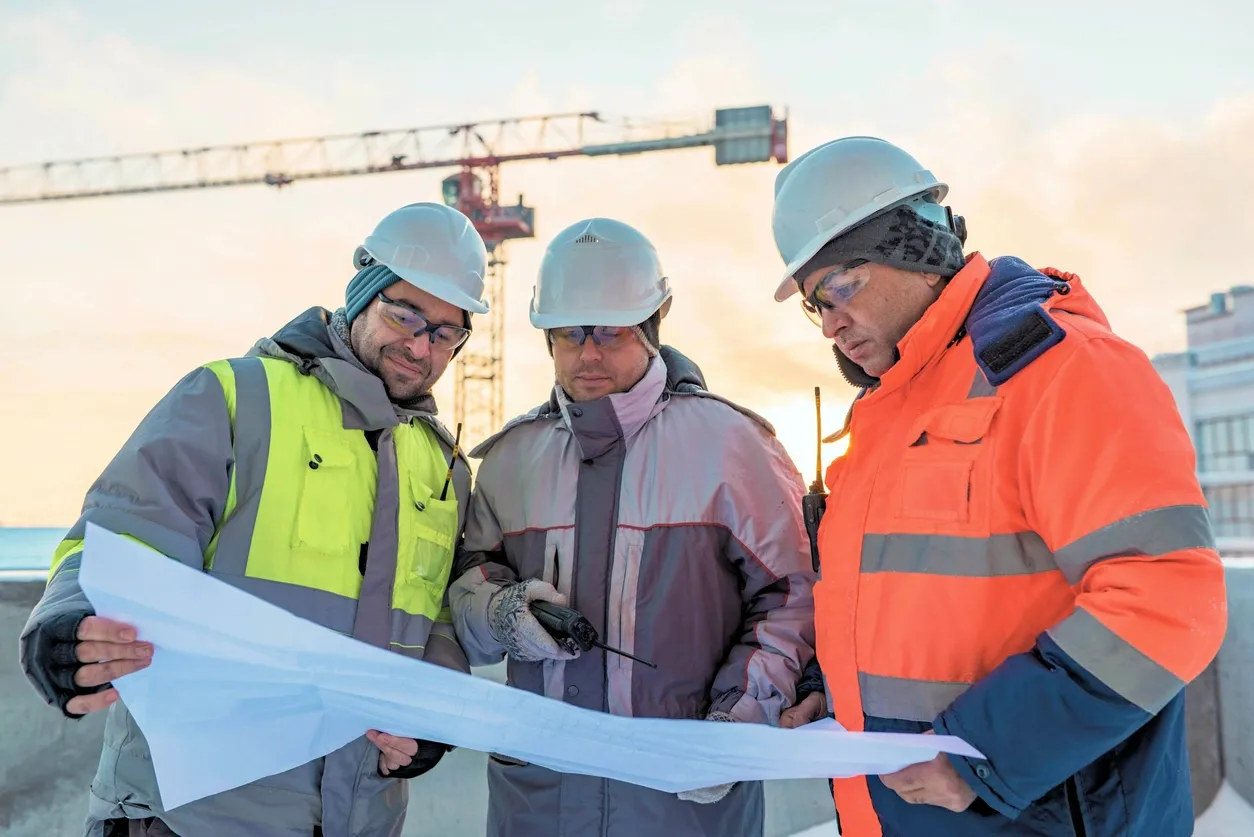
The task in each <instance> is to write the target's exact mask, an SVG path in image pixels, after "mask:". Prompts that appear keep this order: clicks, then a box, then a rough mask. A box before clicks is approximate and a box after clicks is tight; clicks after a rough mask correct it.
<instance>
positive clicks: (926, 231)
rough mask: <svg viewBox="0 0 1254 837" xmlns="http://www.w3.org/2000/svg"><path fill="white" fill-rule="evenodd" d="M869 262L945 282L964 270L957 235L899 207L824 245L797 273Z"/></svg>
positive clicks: (960, 242)
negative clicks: (864, 261) (855, 260)
mask: <svg viewBox="0 0 1254 837" xmlns="http://www.w3.org/2000/svg"><path fill="white" fill-rule="evenodd" d="M854 259H866V260H867V261H869V262H875V263H876V264H882V265H887V266H889V267H897V268H901V269H902V270H909V271H915V272H918V273H934V274H936V275H938V276H943V277H944V278H946V279H950V278H952V277H953V275H954V274H955V273H957V272H958V271H960V270H962V268H963V265H965V264H966V259H965V258H964V257H963V255H962V240H961V239H959V238H958V236H957V235H956V234H954V232H953V231H952V230H950V229H948V228H946V227H943V226H941V225H940V224H937V223H935V222H933V221H930V220H928V219H927V218H924V217H923V216H921V215H919V214H918V213H917V212H915V211H914V210H912V209H910V207H908V206H898V207H897V208H895V209H891V210H889V211H888V212H885V213H884V214H882V215H876V216H875V217H873V218H871V219H869V220H866V221H863V222H862V223H861V224H859V225H858V226H856V227H854V228H853V229H851V230H849V231H848V232H845V233H841V234H840V235H839V236H837V237H836V238H834V239H832V240H831V241H829V242H827V244H824V245H823V249H821V250H819V251H818V252H817V253H815V254H814V258H812V259H810V261H808V262H806V263H805V265H804V266H803V267H802V268H801V269H800V270H798V271H797V273H796V276H797V278H798V280H804V279H805V277H806V276H807V275H809V274H810V273H812V272H814V271H815V270H817V269H818V268H821V267H831V266H834V265H838V264H845V263H846V262H851V261H853V260H854Z"/></svg>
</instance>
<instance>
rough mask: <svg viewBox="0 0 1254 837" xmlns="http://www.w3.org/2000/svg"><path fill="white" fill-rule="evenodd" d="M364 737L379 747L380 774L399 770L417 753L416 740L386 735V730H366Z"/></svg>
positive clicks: (383, 774)
mask: <svg viewBox="0 0 1254 837" xmlns="http://www.w3.org/2000/svg"><path fill="white" fill-rule="evenodd" d="M366 738H369V739H370V743H371V744H373V745H374V746H376V747H378V748H379V775H380V776H387V775H389V774H390V773H391V772H392V771H394V770H400V769H401V768H402V767H405V766H406V765H408V764H409V763H410V762H411V761H413V760H414V756H416V755H418V742H417V741H415V740H414V739H412V738H399V737H397V736H395V735H388V734H387V733H386V732H379V731H378V730H377V729H372V730H368V731H367V732H366Z"/></svg>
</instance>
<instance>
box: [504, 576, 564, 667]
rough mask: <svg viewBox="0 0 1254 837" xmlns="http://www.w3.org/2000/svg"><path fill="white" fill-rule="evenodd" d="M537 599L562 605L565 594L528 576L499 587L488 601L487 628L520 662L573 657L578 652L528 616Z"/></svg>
mask: <svg viewBox="0 0 1254 837" xmlns="http://www.w3.org/2000/svg"><path fill="white" fill-rule="evenodd" d="M536 600H540V601H546V602H552V603H553V604H559V605H565V604H566V596H565V595H563V594H562V593H559V592H558V591H557V590H556V589H555V588H554V587H553V585H552V584H549V583H548V582H546V581H541V580H540V579H538V578H530V579H527V580H526V581H522V582H519V583H517V584H510V585H508V586H506V587H502V588H501V589H500V590H498V591H496V592H495V593H493V594H492V598H491V599H490V600H489V601H488V628H489V630H491V631H492V636H493V637H495V638H496V641H497V642H499V643H501V644H502V645H504V646H505V651H506V653H508V654H509V656H511V657H513V658H514V659H515V660H520V661H521V662H524V663H536V662H539V661H541V660H573V659H575V658H576V657H578V656H579V652H578V651H576V652H574V653H571V652H569V651H567V650H566V649H565V648H562V647H561V646H560V645H558V644H557V642H556V641H555V640H554V639H553V637H551V636H549V632H548V631H546V630H545V629H544V626H542V625H541V624H540V623H539V622H538V621H536V617H535V616H534V615H532V613H531V609H530V608H529V604H530V603H531V602H533V601H536Z"/></svg>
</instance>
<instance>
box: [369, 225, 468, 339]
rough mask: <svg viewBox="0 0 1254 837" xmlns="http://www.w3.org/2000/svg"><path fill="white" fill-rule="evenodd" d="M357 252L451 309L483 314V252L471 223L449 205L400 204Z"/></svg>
mask: <svg viewBox="0 0 1254 837" xmlns="http://www.w3.org/2000/svg"><path fill="white" fill-rule="evenodd" d="M361 250H365V252H366V253H368V254H369V255H370V256H371V257H372V258H373V259H374V260H375V261H376V262H378V263H379V264H382V265H385V266H386V267H387V268H388V269H389V270H391V271H392V272H393V273H395V274H396V275H397V276H399V277H400V278H402V279H404V280H405V281H406V282H408V283H410V284H411V285H413V286H414V287H416V288H420V289H422V290H424V291H426V292H427V293H429V294H431V295H432V296H435V297H437V298H439V299H442V300H444V301H445V302H447V303H449V304H450V305H456V306H457V307H458V308H461V309H463V310H466V311H469V312H471V313H472V314H486V313H488V304H487V301H485V300H484V299H483V277H484V274H485V273H486V272H487V269H488V250H487V248H486V247H485V246H484V244H483V239H482V238H481V237H480V236H479V233H478V231H477V230H475V228H474V225H473V224H471V223H470V219H469V218H467V217H466V216H465V215H463V214H462V213H460V212H458V211H457V210H456V209H453V208H452V207H450V206H445V205H444V204H440V203H426V202H424V203H411V204H409V205H408V206H403V207H401V208H400V209H398V210H396V211H394V212H391V213H389V214H388V215H387V216H386V217H385V218H384V219H383V220H382V221H380V222H379V224H378V226H376V227H375V228H374V232H373V233H371V234H370V235H368V236H366V240H365V242H364V243H363V244H362V246H361V248H359V250H358V253H359V255H360V251H361ZM354 261H360V259H359V258H355V259H354ZM357 266H358V267H362V266H363V265H361V264H358V265H357Z"/></svg>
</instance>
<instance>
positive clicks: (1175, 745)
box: [773, 137, 1227, 837]
mask: <svg viewBox="0 0 1254 837" xmlns="http://www.w3.org/2000/svg"><path fill="white" fill-rule="evenodd" d="M946 192H947V187H946V185H945V184H943V183H940V182H938V181H937V180H936V178H935V177H933V176H932V174H931V172H929V171H927V170H926V169H924V168H923V167H922V166H921V165H919V163H918V162H917V161H916V160H915V159H914V158H913V157H911V156H910V155H909V154H907V153H906V152H904V151H903V150H901V149H899V148H896V147H895V146H893V145H891V144H889V143H887V142H884V141H882V140H878V139H873V138H869V137H849V138H845V139H840V140H836V141H834V142H830V143H827V144H825V145H822V146H819V147H818V148H816V149H814V150H812V151H810V152H808V153H807V154H805V155H803V156H802V157H800V158H798V159H797V160H795V161H793V162H792V163H790V164H789V165H788V166H787V167H786V168H785V169H783V171H781V172H780V174H779V177H778V178H777V180H776V185H775V211H774V218H773V225H774V232H775V241H776V244H777V246H778V248H779V251H780V254H781V255H782V257H783V259H784V261H785V262H786V263H787V269H786V272H785V278H784V280H783V282H782V283H781V284H780V285H779V289H778V290H777V291H776V294H775V298H776V300H779V301H783V300H785V299H787V298H789V297H791V296H792V295H794V294H796V293H798V292H800V295H801V300H802V307H803V308H804V309H805V311H806V313H807V314H808V315H809V316H810V318H811V319H812V320H814V321H815V322H816V323H817V324H819V325H820V326H821V327H822V329H823V335H824V337H826V338H827V339H829V340H831V341H833V345H832V350H833V352H834V353H835V356H836V360H837V363H838V365H839V366H840V369H841V371H842V373H843V374H844V376H845V377H846V379H847V380H849V381H850V383H852V384H854V385H855V386H857V387H859V388H860V390H861V392H860V393H859V395H858V397H857V399H856V400H855V402H854V404H853V406H852V408H851V410H850V414H849V417H848V419H847V421H846V426H845V428H844V429H843V431H842V432H844V433H847V434H848V437H849V449H848V452H847V453H846V454H845V455H844V456H842V457H840V458H838V459H836V460H835V461H834V462H832V464H831V466H830V467H829V468H828V471H827V476H826V482H827V486H828V489H829V490H830V492H831V493H830V495H829V497H828V500H827V506H826V513H825V515H824V517H823V520H822V523H821V525H820V527H819V530H818V546H819V554H820V560H821V563H822V578H821V580H820V582H819V584H818V586H817V587H816V588H815V619H816V632H817V640H818V657H819V662H820V663H821V666H822V669H823V674H824V676H825V677H826V681H827V694H828V695H829V696H830V700H831V701H832V704H833V705H832V707H831V708H832V710H833V712H834V714H835V717H836V720H838V721H839V722H840V723H842V724H843V725H844V726H845V727H846V728H848V729H851V730H864V729H865V730H871V731H876V730H878V731H894V732H932V731H935V732H937V733H941V734H951V735H956V736H959V737H961V738H963V739H964V740H966V741H968V742H969V743H971V744H972V745H973V746H975V747H976V748H977V749H978V750H979V751H980V752H981V753H983V754H984V755H985V756H986V758H985V759H969V758H964V757H957V756H946V755H943V754H942V755H941V756H939V757H938V758H936V759H934V760H932V761H929V762H925V763H923V764H917V765H913V766H911V767H908V768H906V769H905V770H902V771H900V772H898V773H894V774H891V775H885V776H868V777H859V778H854V779H845V780H838V781H836V782H835V783H834V789H833V793H834V796H835V801H836V808H837V811H838V812H839V816H840V819H841V826H842V829H843V832H842V833H843V834H844V835H845V837H879V835H910V837H914V835H927V837H948V835H963V837H981V835H1012V834H1013V835H1020V834H1022V835H1027V834H1035V835H1054V834H1057V835H1064V834H1065V835H1072V834H1076V835H1089V837H1093V835H1097V836H1098V837H1108V835H1109V836H1110V837H1113V835H1137V837H1143V836H1147V837H1175V836H1176V835H1181V837H1183V836H1184V835H1188V834H1191V833H1192V830H1193V819H1194V817H1193V806H1192V797H1191V793H1190V783H1189V770H1188V756H1187V752H1186V749H1185V728H1184V694H1183V689H1184V686H1185V684H1187V683H1188V682H1189V681H1190V680H1192V679H1193V678H1194V677H1196V676H1197V675H1198V674H1200V673H1201V672H1202V670H1203V669H1204V668H1205V667H1206V666H1207V664H1208V663H1209V662H1210V661H1211V660H1212V659H1213V658H1214V656H1215V654H1216V653H1217V652H1218V650H1219V646H1220V643H1221V642H1222V640H1223V635H1224V631H1225V629H1226V625H1227V612H1226V601H1225V592H1224V579H1223V568H1222V565H1221V562H1220V560H1219V556H1218V554H1217V552H1216V550H1215V543H1214V537H1213V534H1212V532H1211V527H1210V522H1209V518H1208V515H1207V511H1206V507H1205V502H1204V500H1203V497H1202V492H1201V489H1200V487H1199V485H1198V482H1197V478H1196V476H1195V474H1194V453H1193V447H1192V444H1191V442H1190V440H1189V435H1188V433H1187V432H1186V430H1185V428H1184V426H1183V424H1182V422H1181V420H1180V417H1179V414H1178V413H1177V411H1176V408H1175V405H1174V403H1173V401H1172V398H1171V395H1170V392H1169V391H1168V389H1167V387H1166V385H1165V384H1164V383H1163V382H1162V381H1161V380H1160V379H1159V377H1158V375H1157V374H1156V373H1155V371H1154V369H1153V367H1152V366H1151V365H1150V362H1149V360H1148V358H1146V356H1145V355H1144V354H1143V353H1142V352H1141V351H1140V350H1139V349H1137V348H1136V347H1134V346H1133V345H1131V344H1130V343H1128V342H1126V341H1124V340H1122V339H1120V338H1119V337H1117V336H1116V335H1115V334H1114V333H1113V332H1112V331H1111V329H1110V324H1109V322H1108V321H1107V319H1106V316H1105V315H1104V314H1103V313H1102V310H1101V309H1100V308H1099V307H1098V306H1097V303H1096V302H1095V301H1094V300H1093V298H1092V297H1091V296H1090V295H1089V293H1088V292H1087V291H1086V290H1085V288H1084V286H1083V285H1082V284H1081V282H1080V280H1079V278H1078V277H1076V276H1074V275H1072V274H1069V273H1063V272H1060V271H1056V270H1051V269H1046V270H1043V271H1038V270H1034V269H1033V268H1031V267H1029V266H1028V265H1027V264H1025V263H1024V262H1022V261H1020V260H1019V259H1016V258H1011V257H1005V258H998V259H993V260H992V261H986V260H985V259H984V257H983V256H981V255H980V254H979V253H972V254H969V255H964V254H963V243H964V241H965V224H964V223H963V222H962V219H960V218H955V217H954V216H953V214H952V212H950V211H949V210H948V209H947V208H946V207H944V206H943V205H942V204H941V201H942V200H944V197H945V194H946ZM810 703H811V704H816V703H822V701H821V700H820V699H819V698H818V697H813V698H811V699H810ZM802 720H804V719H802Z"/></svg>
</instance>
